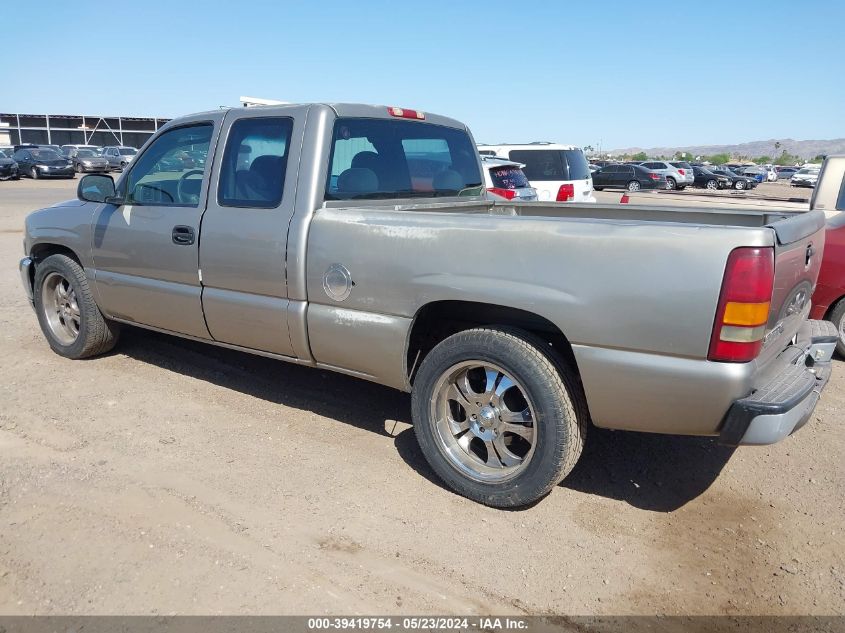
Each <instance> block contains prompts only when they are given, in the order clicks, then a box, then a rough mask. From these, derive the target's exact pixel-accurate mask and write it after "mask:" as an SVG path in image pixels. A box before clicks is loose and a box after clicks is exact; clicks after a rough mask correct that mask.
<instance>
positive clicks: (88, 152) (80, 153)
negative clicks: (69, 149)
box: [76, 149, 96, 158]
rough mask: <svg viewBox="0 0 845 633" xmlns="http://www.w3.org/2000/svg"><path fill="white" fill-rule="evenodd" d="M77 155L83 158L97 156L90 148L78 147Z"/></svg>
mask: <svg viewBox="0 0 845 633" xmlns="http://www.w3.org/2000/svg"><path fill="white" fill-rule="evenodd" d="M76 155H77V156H79V157H81V158H94V157H95V156H96V154H95V153H94V152H92V151H91V150H90V149H78V150H76Z"/></svg>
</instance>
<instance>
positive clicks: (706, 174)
mask: <svg viewBox="0 0 845 633" xmlns="http://www.w3.org/2000/svg"><path fill="white" fill-rule="evenodd" d="M692 173H693V174H694V175H695V181H694V183H693V186H694V187H698V188H700V189H710V190H711V191H715V190H716V189H728V188H729V187H731V186H732V185H733V182H732V181H731V179H730V178H728V177H727V176H723V175H721V174H714V173H713V172H712V171H710V170H709V169H706V168H704V167H695V166H693V168H692Z"/></svg>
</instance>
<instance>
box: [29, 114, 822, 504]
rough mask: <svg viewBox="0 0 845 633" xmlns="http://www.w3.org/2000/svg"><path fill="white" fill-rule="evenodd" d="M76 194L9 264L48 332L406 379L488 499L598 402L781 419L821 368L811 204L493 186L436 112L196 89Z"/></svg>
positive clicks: (97, 345) (424, 419)
mask: <svg viewBox="0 0 845 633" xmlns="http://www.w3.org/2000/svg"><path fill="white" fill-rule="evenodd" d="M186 155H190V156H192V157H193V158H192V163H187V162H186V161H184V156H186ZM174 164H181V165H182V166H181V168H179V169H178V170H174V168H173V165H174ZM198 165H199V167H198ZM78 198H79V200H73V201H69V202H65V203H62V204H59V205H57V206H55V207H51V208H48V209H42V210H40V211H36V212H34V213H32V214H30V215H29V216H28V217H27V219H26V237H25V244H24V249H25V255H26V257H24V258H23V260H21V263H20V272H21V277H22V280H23V285H24V287H25V289H26V292H27V294H28V295H29V297H30V299H31V300H32V302H33V305H34V308H35V312H36V314H37V317H38V321H39V324H40V326H41V329H42V330H43V332H44V335H45V337H46V338H47V341H48V342H49V344H50V346H51V347H52V348H53V350H55V351H56V352H57V353H58V354H60V355H62V356H65V357H68V358H83V357H87V356H92V355H95V354H101V353H103V352H106V351H108V350H109V349H111V348H112V347H113V346H114V345H115V343H116V341H117V338H118V332H119V327H120V325H121V324H131V325H137V326H141V327H144V328H149V329H152V330H157V331H161V332H166V333H170V334H175V335H177V336H182V337H186V338H190V339H195V340H200V341H206V342H208V343H212V344H215V345H221V346H224V347H229V348H234V349H238V350H243V351H247V352H253V353H256V354H262V355H265V356H270V357H274V358H278V359H281V360H286V361H290V362H294V363H300V364H303V365H309V366H313V367H322V368H326V369H332V370H336V371H340V372H344V373H347V374H352V375H354V376H358V377H361V378H365V379H368V380H373V381H376V382H379V383H382V384H384V385H389V386H391V387H395V388H396V389H402V390H405V391H409V392H411V393H412V417H413V423H414V429H415V433H416V436H417V438H418V441H419V445H420V447H421V450H422V452H423V453H424V455H425V457H426V458H427V459H428V461H429V463H430V464H431V467H432V468H433V469H434V471H436V472H437V474H438V475H439V476H440V477H442V479H443V480H444V481H445V482H446V483H447V484H448V485H449V486H451V487H452V488H453V489H454V490H456V491H457V492H459V493H461V494H463V495H466V496H467V497H470V498H472V499H475V500H477V501H480V502H482V503H486V504H489V505H493V506H499V507H514V506H520V505H524V504H527V503H530V502H532V501H534V500H536V499H538V498H540V497H542V496H543V495H545V494H547V493H548V492H549V491H550V490H551V489H552V488H553V487H554V486H555V485H556V484H557V483H558V482H560V481H561V479H562V478H563V477H565V476H566V475H567V473H568V472H569V471H570V470H571V469H572V467H573V466H574V465H575V462H576V460H577V459H578V457H579V455H580V454H581V450H582V447H583V444H584V441H585V437H586V434H587V432H588V429H589V427H590V425H591V424H594V425H596V426H599V427H605V428H611V429H627V430H633V431H648V432H656V433H675V434H688V435H705V436H718V437H719V438H720V440H721V441H722V442H723V443H726V444H731V445H739V444H766V443H771V442H776V441H778V440H781V439H783V438H784V437H786V436H787V435H789V434H790V433H792V432H793V431H794V430H796V429H797V428H799V427H801V426H802V425H803V424H804V423H805V422H806V421H807V419H808V418H809V417H810V414H811V412H812V411H813V408H814V407H815V404H816V401H817V400H818V398H819V394H820V392H821V390H822V388H823V387H824V385H825V383H826V381H827V378H828V376H829V371H830V358H831V354H832V351H833V348H834V346H835V342H836V332H835V331H833V328H832V326H831V325H830V324H829V323H826V322H821V321H809V320H808V319H807V314H808V311H809V309H810V301H809V297H810V295H811V294H812V290H813V287H814V285H815V283H816V277H817V275H818V271H819V262H820V261H821V253H822V248H823V246H824V215H823V214H822V213H821V212H809V213H800V214H798V213H795V214H792V213H788V212H784V213H780V212H771V211H759V210H752V209H748V210H738V211H734V210H729V211H725V210H712V211H711V210H696V209H680V208H666V207H663V208H649V207H644V206H633V205H631V206H628V205H626V206H602V205H579V204H556V203H543V202H523V203H519V204H514V203H513V202H512V201H493V200H492V199H489V198H488V197H487V194H486V192H485V191H484V187H483V179H482V175H481V164H480V159H479V157H478V154H477V152H476V149H475V143H474V141H473V139H472V137H471V135H470V132H469V130H468V129H467V128H466V126H464V125H463V124H461V123H459V122H457V121H454V120H452V119H448V118H445V117H442V116H437V115H434V114H430V113H423V112H417V111H414V110H407V109H401V108H389V107H378V106H365V105H349V104H309V105H285V106H269V107H256V108H250V109H230V110H216V111H213V112H206V113H202V114H196V115H193V116H188V117H184V118H181V119H177V120H174V121H171V122H170V123H168V124H167V125H166V126H164V127H163V128H162V129H161V130H160V131H159V132H158V133H157V134H156V135H155V136H154V137H153V138H152V139H150V141H149V142H148V143H147V144H146V145H145V146H144V147H143V148H142V149H141V151H140V152H139V154H138V156H137V157H136V158H135V159H134V160H133V161H132V163H130V165H129V166H128V168H127V170H126V172H125V173H124V174H122V175H121V177H120V179H119V180H118V182H117V183H116V184H115V182H114V181H113V180H112V179H111V177H110V176H103V175H89V176H85V177H84V178H83V179H82V180H81V181H80V183H79V187H78ZM362 457H363V456H362Z"/></svg>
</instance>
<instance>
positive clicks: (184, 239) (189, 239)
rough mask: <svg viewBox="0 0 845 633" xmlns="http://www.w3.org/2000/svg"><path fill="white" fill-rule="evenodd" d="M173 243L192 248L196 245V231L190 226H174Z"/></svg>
mask: <svg viewBox="0 0 845 633" xmlns="http://www.w3.org/2000/svg"><path fill="white" fill-rule="evenodd" d="M171 235H172V237H173V243H174V244H178V245H180V246H190V245H191V244H193V243H194V229H193V228H191V227H190V226H174V227H173V233H172V234H171Z"/></svg>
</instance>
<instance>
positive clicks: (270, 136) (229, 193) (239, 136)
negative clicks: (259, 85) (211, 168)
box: [217, 117, 293, 209]
mask: <svg viewBox="0 0 845 633" xmlns="http://www.w3.org/2000/svg"><path fill="white" fill-rule="evenodd" d="M292 130H293V120H292V119H290V118H283V117H267V118H263V117H262V118H246V119H240V120H238V121H235V122H234V123H233V124H232V127H231V130H230V131H229V138H228V140H227V141H226V151H225V152H224V154H223V164H222V166H221V169H220V186H219V190H218V194H217V201H218V203H219V204H221V205H222V206H227V207H259V208H267V209H270V208H275V207H277V206H279V203H280V202H281V201H282V194H283V193H284V186H285V171H286V169H287V159H288V148H289V146H290V135H291V131H292Z"/></svg>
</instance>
